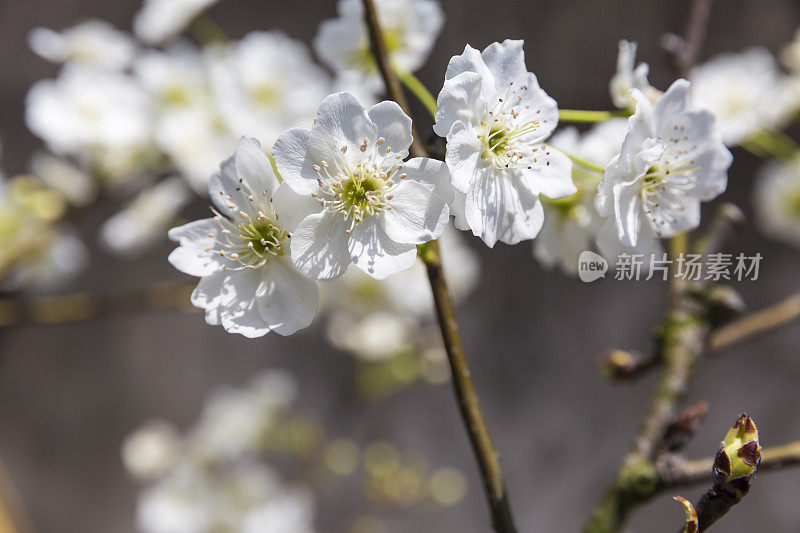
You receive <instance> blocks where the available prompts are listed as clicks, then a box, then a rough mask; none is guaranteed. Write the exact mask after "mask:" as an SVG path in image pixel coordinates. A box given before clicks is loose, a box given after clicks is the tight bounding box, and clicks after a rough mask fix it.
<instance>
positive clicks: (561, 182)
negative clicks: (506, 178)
mask: <svg viewBox="0 0 800 533" xmlns="http://www.w3.org/2000/svg"><path fill="white" fill-rule="evenodd" d="M536 153H537V157H536V158H535V160H532V161H531V162H530V163H531V165H530V166H531V168H530V169H527V171H526V170H523V171H522V172H521V174H522V176H521V177H522V178H523V180H524V183H525V184H526V186H528V189H529V190H530V191H531V192H532V193H534V194H543V195H545V196H547V197H548V198H566V197H567V196H572V195H573V194H575V193H576V192H577V191H578V189H577V187H575V183H574V182H573V181H572V160H570V158H569V157H567V156H566V155H565V154H564V153H563V152H561V151H559V150H556V149H554V148H553V147H551V146H547V145H544V144H542V145H539V147H538V149H537V151H536Z"/></svg>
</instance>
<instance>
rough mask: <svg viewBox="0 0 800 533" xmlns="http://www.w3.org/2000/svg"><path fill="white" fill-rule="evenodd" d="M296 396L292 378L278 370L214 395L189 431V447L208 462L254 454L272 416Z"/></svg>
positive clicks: (270, 423)
mask: <svg viewBox="0 0 800 533" xmlns="http://www.w3.org/2000/svg"><path fill="white" fill-rule="evenodd" d="M296 392H297V383H296V381H295V380H294V378H293V377H292V376H291V375H290V374H288V373H286V372H283V371H280V370H269V371H265V372H262V373H261V374H258V375H257V376H255V377H254V378H253V379H251V381H250V383H249V384H248V386H247V387H245V388H242V389H233V388H224V389H221V390H218V391H216V392H215V393H214V394H213V395H212V396H211V398H210V399H209V400H208V401H207V402H206V405H205V407H204V408H203V413H202V415H201V417H200V420H199V421H198V422H197V424H196V426H195V427H194V429H193V430H192V433H191V442H192V446H193V447H194V448H195V451H197V452H198V453H199V454H200V456H201V457H202V458H203V459H204V460H211V461H224V460H227V459H231V458H235V457H237V456H239V455H241V454H243V453H247V452H250V451H253V450H256V449H257V448H258V447H259V445H260V444H261V442H260V439H261V437H262V436H263V435H264V432H265V430H266V429H268V428H269V427H270V426H271V425H272V423H273V421H274V419H275V415H276V414H277V413H278V412H280V411H281V410H282V409H285V408H286V407H288V406H289V405H290V404H291V402H292V401H293V400H294V398H295V395H296Z"/></svg>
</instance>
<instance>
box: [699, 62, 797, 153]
mask: <svg viewBox="0 0 800 533" xmlns="http://www.w3.org/2000/svg"><path fill="white" fill-rule="evenodd" d="M689 79H690V81H691V82H692V104H693V105H694V106H695V107H697V108H700V109H707V110H709V111H710V112H711V113H713V114H714V116H715V117H716V119H717V124H718V125H719V129H720V131H721V132H722V139H723V141H725V144H726V145H728V146H734V145H736V144H739V143H741V142H743V141H746V140H747V138H748V137H750V136H751V135H753V134H754V133H756V132H757V131H759V130H761V129H763V128H766V127H771V126H776V125H779V124H781V123H782V122H783V121H785V120H786V118H787V115H789V114H790V113H791V111H792V107H793V106H794V104H795V103H796V102H795V103H792V102H791V100H792V98H791V97H790V95H787V94H786V91H787V90H791V87H790V86H789V85H787V84H786V82H787V78H786V77H785V76H784V75H782V74H781V73H780V70H779V69H778V64H777V62H776V61H775V58H774V57H773V56H772V54H771V53H770V52H769V51H768V50H766V49H763V48H752V49H749V50H745V51H744V52H739V53H726V54H721V55H719V56H717V57H715V58H713V59H711V60H710V61H708V62H706V63H704V64H702V65H699V66H697V67H695V68H694V69H692V71H691V73H690V74H689Z"/></svg>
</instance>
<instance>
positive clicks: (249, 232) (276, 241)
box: [239, 218, 289, 266]
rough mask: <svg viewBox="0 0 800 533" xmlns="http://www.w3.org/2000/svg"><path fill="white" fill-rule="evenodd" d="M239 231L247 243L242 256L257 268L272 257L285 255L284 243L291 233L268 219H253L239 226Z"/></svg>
mask: <svg viewBox="0 0 800 533" xmlns="http://www.w3.org/2000/svg"><path fill="white" fill-rule="evenodd" d="M239 230H241V233H240V234H239V236H240V237H241V238H242V239H244V241H245V247H244V248H243V249H242V251H241V254H240V256H241V257H244V258H247V259H248V260H247V261H246V262H247V263H248V264H251V265H254V266H255V265H258V264H261V263H263V262H265V261H266V260H267V259H269V256H271V255H274V256H281V255H283V253H284V248H283V244H284V243H283V241H284V240H285V239H286V238H287V237H288V235H289V233H288V232H287V231H286V230H284V229H283V228H282V227H280V226H279V225H278V224H277V223H275V222H274V221H272V220H270V219H268V218H264V219H258V220H252V219H251V220H249V221H248V222H242V223H241V224H239ZM251 259H252V260H251Z"/></svg>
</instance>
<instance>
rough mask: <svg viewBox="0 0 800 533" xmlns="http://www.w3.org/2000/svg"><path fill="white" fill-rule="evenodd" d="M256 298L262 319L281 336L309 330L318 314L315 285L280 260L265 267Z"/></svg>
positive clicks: (285, 259)
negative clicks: (262, 282) (262, 281)
mask: <svg viewBox="0 0 800 533" xmlns="http://www.w3.org/2000/svg"><path fill="white" fill-rule="evenodd" d="M262 276H263V279H264V284H263V286H262V287H261V289H260V292H259V294H258V308H259V312H260V313H261V317H262V318H263V319H264V321H265V322H266V323H267V325H268V326H269V327H270V329H272V331H274V332H276V333H278V334H280V335H291V334H292V333H295V332H296V331H297V330H300V329H303V328H306V327H308V326H309V325H310V324H311V322H312V321H313V320H314V316H315V315H316V314H317V306H318V304H319V291H318V290H317V282H316V281H314V280H312V279H311V278H309V277H307V276H305V275H303V274H302V273H301V272H300V271H299V270H297V268H295V266H294V264H292V262H291V259H289V258H285V257H279V258H275V259H273V260H271V261H270V262H269V263H268V264H267V265H265V266H264V268H263V272H262Z"/></svg>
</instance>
